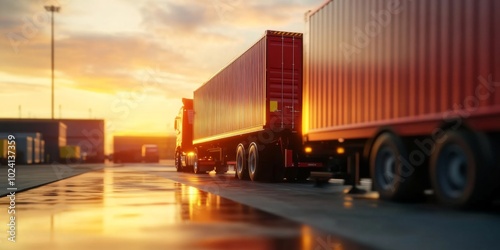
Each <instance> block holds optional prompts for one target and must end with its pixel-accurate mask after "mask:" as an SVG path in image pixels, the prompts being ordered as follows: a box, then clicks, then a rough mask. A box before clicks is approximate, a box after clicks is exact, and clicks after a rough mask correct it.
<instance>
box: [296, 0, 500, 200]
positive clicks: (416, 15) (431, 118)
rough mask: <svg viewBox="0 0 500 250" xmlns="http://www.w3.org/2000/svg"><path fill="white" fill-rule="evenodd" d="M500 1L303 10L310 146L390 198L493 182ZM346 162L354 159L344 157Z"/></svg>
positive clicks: (342, 1) (479, 190) (343, 3)
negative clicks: (348, 167)
mask: <svg viewBox="0 0 500 250" xmlns="http://www.w3.org/2000/svg"><path fill="white" fill-rule="evenodd" d="M498 13H500V1H496V0H452V1H449V0H446V1H445V0H422V1H410V0H331V1H327V2H326V3H324V4H323V5H322V6H321V7H319V8H318V9H316V10H314V11H310V12H308V13H307V14H306V22H307V24H306V27H307V30H306V31H305V38H304V45H305V50H304V51H305V54H304V55H305V56H304V65H305V66H304V103H303V109H304V112H303V113H302V114H303V121H304V124H303V136H304V148H307V149H308V150H307V152H308V155H310V156H312V157H319V158H325V157H332V156H333V157H334V158H346V159H349V161H350V162H353V164H356V165H358V166H359V167H360V173H361V174H362V175H363V174H364V175H366V176H371V178H372V182H373V186H374V189H375V190H376V191H378V193H379V195H380V197H381V198H383V199H387V200H409V199H411V200H412V199H418V198H419V197H421V196H422V194H423V193H424V191H425V190H432V191H433V193H434V195H435V197H436V198H437V200H438V201H440V202H441V203H443V204H446V205H449V206H451V207H467V206H471V205H475V204H478V203H483V202H487V201H489V200H491V198H492V196H495V195H496V194H497V193H498V192H495V191H498V186H499V185H498V184H499V183H500V182H499V181H498V179H499V177H500V175H499V169H500V165H499V162H500V158H499V155H500V154H499V153H500V147H499V145H500V139H499V138H500V136H499V135H500V46H499V45H500V25H499V24H500V15H498ZM349 161H348V162H349Z"/></svg>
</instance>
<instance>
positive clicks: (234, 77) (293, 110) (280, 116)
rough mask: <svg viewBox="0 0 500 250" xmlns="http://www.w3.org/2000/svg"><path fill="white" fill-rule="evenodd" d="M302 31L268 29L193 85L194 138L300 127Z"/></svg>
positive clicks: (197, 140) (203, 138)
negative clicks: (226, 64) (259, 37)
mask: <svg viewBox="0 0 500 250" xmlns="http://www.w3.org/2000/svg"><path fill="white" fill-rule="evenodd" d="M301 93H302V34H300V33H288V32H274V31H268V32H267V33H266V35H265V36H264V37H263V38H262V39H260V40H259V41H258V42H257V43H256V44H255V45H253V46H252V47H251V48H250V49H248V50H247V51H245V53H243V54H242V55H241V56H239V57H238V58H237V59H236V60H234V61H233V62H231V63H230V64H229V65H228V66H226V67H225V68H224V69H222V70H221V71H220V72H218V73H217V74H216V75H215V76H214V77H212V78H211V79H210V80H209V81H208V82H206V83H205V84H203V86H201V87H200V88H198V89H197V90H195V91H194V101H193V104H194V110H195V113H194V143H195V144H197V143H203V142H208V141H213V140H217V139H222V138H228V137H232V136H235V135H243V134H249V133H252V132H258V131H262V130H264V129H266V128H271V129H290V130H292V131H300V126H301V115H300V112H299V111H300V110H302V107H301V106H302V95H301Z"/></svg>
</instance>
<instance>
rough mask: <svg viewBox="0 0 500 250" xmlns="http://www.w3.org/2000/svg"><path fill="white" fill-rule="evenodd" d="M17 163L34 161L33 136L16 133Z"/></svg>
mask: <svg viewBox="0 0 500 250" xmlns="http://www.w3.org/2000/svg"><path fill="white" fill-rule="evenodd" d="M15 137H16V139H15V142H16V163H17V164H32V163H33V137H30V136H26V135H16V136H15Z"/></svg>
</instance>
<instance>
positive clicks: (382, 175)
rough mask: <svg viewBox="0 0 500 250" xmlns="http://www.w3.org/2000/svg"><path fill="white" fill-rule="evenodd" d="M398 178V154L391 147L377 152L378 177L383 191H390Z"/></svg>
mask: <svg viewBox="0 0 500 250" xmlns="http://www.w3.org/2000/svg"><path fill="white" fill-rule="evenodd" d="M395 176H396V153H395V152H394V151H393V150H391V149H390V148H389V147H387V146H386V147H383V148H381V149H380V150H379V151H378V152H377V160H376V177H377V182H378V184H379V185H380V186H381V188H382V189H384V190H386V189H390V188H392V186H393V184H394V179H395Z"/></svg>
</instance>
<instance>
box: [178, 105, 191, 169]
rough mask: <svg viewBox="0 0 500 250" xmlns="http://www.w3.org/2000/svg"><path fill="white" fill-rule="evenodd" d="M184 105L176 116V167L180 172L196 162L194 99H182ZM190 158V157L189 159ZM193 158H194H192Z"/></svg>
mask: <svg viewBox="0 0 500 250" xmlns="http://www.w3.org/2000/svg"><path fill="white" fill-rule="evenodd" d="M182 104H183V106H182V107H181V109H180V110H179V113H178V114H177V116H176V117H175V121H174V128H175V132H176V140H175V168H176V169H177V171H178V172H182V171H186V169H187V168H188V167H190V166H192V164H193V162H194V147H193V121H194V110H193V99H187V98H183V99H182ZM188 158H189V159H188ZM191 158H192V159H191Z"/></svg>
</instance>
